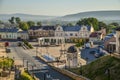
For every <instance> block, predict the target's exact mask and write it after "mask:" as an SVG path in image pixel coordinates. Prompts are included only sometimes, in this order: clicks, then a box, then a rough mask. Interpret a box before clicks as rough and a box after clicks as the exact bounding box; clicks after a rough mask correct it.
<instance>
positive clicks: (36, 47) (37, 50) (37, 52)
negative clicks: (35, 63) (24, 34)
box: [36, 47, 38, 57]
mask: <svg viewBox="0 0 120 80" xmlns="http://www.w3.org/2000/svg"><path fill="white" fill-rule="evenodd" d="M37 53H38V47H36V57H37Z"/></svg>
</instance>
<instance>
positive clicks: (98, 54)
mask: <svg viewBox="0 0 120 80" xmlns="http://www.w3.org/2000/svg"><path fill="white" fill-rule="evenodd" d="M103 55H104V53H95V54H94V56H95V57H96V58H99V57H101V56H103Z"/></svg>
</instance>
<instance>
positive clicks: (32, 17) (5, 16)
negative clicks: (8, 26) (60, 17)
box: [0, 13, 56, 21]
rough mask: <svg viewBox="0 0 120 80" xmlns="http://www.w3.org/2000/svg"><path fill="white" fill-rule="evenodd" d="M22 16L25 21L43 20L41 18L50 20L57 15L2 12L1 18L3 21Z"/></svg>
mask: <svg viewBox="0 0 120 80" xmlns="http://www.w3.org/2000/svg"><path fill="white" fill-rule="evenodd" d="M13 16H14V17H20V18H21V19H22V20H23V21H29V20H32V21H41V20H50V19H53V18H55V17H56V16H45V15H31V14H22V13H16V14H0V20H2V21H8V19H10V18H11V17H13Z"/></svg>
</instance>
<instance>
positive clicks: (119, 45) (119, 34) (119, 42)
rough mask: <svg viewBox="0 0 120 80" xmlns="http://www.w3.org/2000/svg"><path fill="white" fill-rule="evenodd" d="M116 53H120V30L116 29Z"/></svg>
mask: <svg viewBox="0 0 120 80" xmlns="http://www.w3.org/2000/svg"><path fill="white" fill-rule="evenodd" d="M116 52H117V53H120V28H117V29H116Z"/></svg>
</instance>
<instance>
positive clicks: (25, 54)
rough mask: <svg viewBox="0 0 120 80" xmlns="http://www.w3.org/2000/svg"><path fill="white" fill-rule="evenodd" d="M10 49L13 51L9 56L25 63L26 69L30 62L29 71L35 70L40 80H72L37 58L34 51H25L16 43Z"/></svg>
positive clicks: (11, 44)
mask: <svg viewBox="0 0 120 80" xmlns="http://www.w3.org/2000/svg"><path fill="white" fill-rule="evenodd" d="M9 48H10V49H11V53H8V56H9V57H11V58H13V57H14V59H15V60H18V59H19V60H20V61H21V62H24V66H25V67H27V61H28V70H30V71H31V70H33V71H31V72H32V73H33V74H34V75H35V76H36V77H37V78H39V79H40V80H71V79H70V78H69V77H67V76H65V75H63V74H61V73H59V72H57V71H55V70H53V69H52V68H51V67H49V66H48V65H47V64H45V63H44V62H43V61H41V60H40V59H38V58H37V57H35V55H36V54H35V52H34V51H31V50H24V49H23V48H22V47H18V46H17V45H16V42H11V43H10V47H9ZM23 58H24V59H23ZM32 66H33V67H32Z"/></svg>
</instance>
